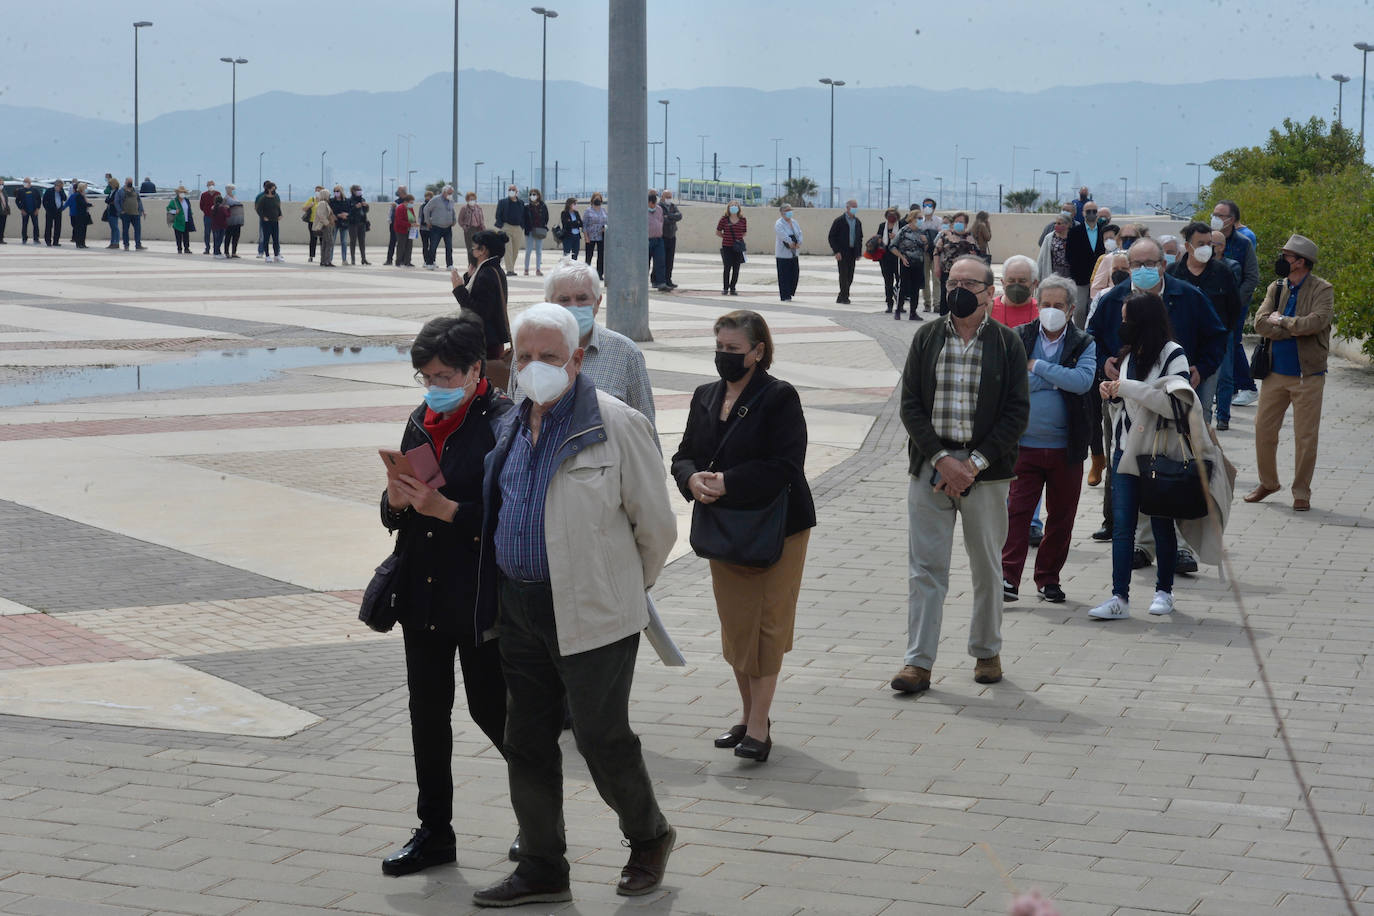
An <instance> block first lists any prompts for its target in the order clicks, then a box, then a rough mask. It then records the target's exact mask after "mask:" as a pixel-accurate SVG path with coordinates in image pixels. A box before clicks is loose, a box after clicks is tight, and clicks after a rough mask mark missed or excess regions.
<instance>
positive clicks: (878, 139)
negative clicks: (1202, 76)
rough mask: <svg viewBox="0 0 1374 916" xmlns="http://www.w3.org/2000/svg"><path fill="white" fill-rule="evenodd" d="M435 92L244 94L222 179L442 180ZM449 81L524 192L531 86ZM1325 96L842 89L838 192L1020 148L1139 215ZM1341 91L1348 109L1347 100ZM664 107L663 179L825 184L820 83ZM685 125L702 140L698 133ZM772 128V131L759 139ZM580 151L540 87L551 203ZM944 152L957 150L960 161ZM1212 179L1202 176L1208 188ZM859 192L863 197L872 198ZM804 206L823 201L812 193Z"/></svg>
mask: <svg viewBox="0 0 1374 916" xmlns="http://www.w3.org/2000/svg"><path fill="white" fill-rule="evenodd" d="M451 87H452V80H451V77H450V75H449V74H446V73H441V74H435V75H433V76H430V77H428V78H427V79H425V80H423V81H422V82H420V83H419V84H418V85H417V86H415V87H414V88H412V89H409V90H406V91H404V92H365V91H350V92H344V93H339V94H337V95H327V96H305V95H298V94H295V93H291V92H286V91H276V92H268V93H264V94H262V95H258V96H254V97H252V98H247V99H242V100H240V101H239V103H238V167H237V171H238V179H239V182H238V183H239V184H240V185H241V186H246V185H255V184H256V183H257V179H258V154H259V152H262V153H264V155H263V157H262V167H263V175H264V177H267V178H272V179H274V180H275V181H277V182H278V184H279V185H280V186H281V187H282V188H283V190H285V189H286V188H287V186H288V185H290V186H291V190H292V191H293V193H294V196H296V197H297V198H300V197H304V196H305V195H306V194H308V193H309V189H310V188H313V186H314V184H315V183H316V182H317V181H319V180H320V154H321V152H324V153H325V156H324V178H325V182H326V183H327V184H333V183H334V182H339V183H341V184H344V185H345V186H346V185H348V184H350V183H354V182H356V183H358V184H361V185H363V187H364V188H366V189H367V191H368V193H369V194H375V193H376V192H377V190H378V188H379V182H380V183H381V186H382V187H383V188H384V189H385V190H387V191H390V190H391V187H392V181H393V179H394V178H395V177H397V176H398V175H399V176H400V179H401V182H402V183H405V181H406V178H405V173H406V171H407V168H409V169H414V170H415V172H416V174H415V182H414V183H415V184H420V183H422V182H429V181H434V180H437V179H439V178H441V177H443V178H449V177H451V176H449V175H448V172H449V171H450V169H449V161H450V114H449V112H450V110H451V91H452V90H451ZM459 89H460V100H459V101H460V106H461V107H460V139H459V152H460V156H461V162H460V166H459V171H460V174H459V176H458V182H457V184H458V186H459V187H460V188H466V187H469V186H471V184H472V181H473V163H474V160H482V161H483V163H484V164H483V165H480V166H478V173H479V183H480V185H481V197H482V199H483V200H490V199H492V196H493V193H494V189H497V190H499V188H501V187H504V184H505V183H506V182H508V181H509V180H510V179H511V173H512V172H514V174H515V180H516V181H517V182H518V183H519V184H520V185H521V187H525V186H527V185H529V184H530V182H531V177H532V176H531V171H532V169H533V170H534V171H536V172H537V170H538V165H539V158H538V157H539V81H538V80H527V79H517V78H515V77H511V76H508V75H506V74H504V73H498V72H494V71H489V70H475V71H469V70H464V71H462V72H461V75H460V84H459ZM1334 94H1335V88H1334V87H1333V86H1332V85H1331V84H1330V82H1329V81H1324V80H1319V79H1317V78H1314V77H1311V76H1306V77H1289V78H1278V79H1254V80H1225V81H1217V82H1211V83H1202V84H1185V85H1171V86H1163V85H1153V84H1147V83H1115V84H1100V85H1094V86H1081V87H1065V88H1058V89H1050V90H1045V91H1041V92H1034V93H1024V92H1016V91H1013V90H954V91H935V90H929V89H921V88H917V87H908V88H878V89H859V88H851V87H844V88H842V89H839V90H838V91H837V92H836V98H835V104H836V122H835V184H836V185H837V186H838V187H839V190H838V191H837V195H838V196H839V197H840V198H841V199H842V198H844V197H848V196H857V197H858V198H859V201H860V203H861V204H864V205H867V203H868V200H867V195H866V194H865V193H864V189H865V188H866V187H867V180H868V176H869V174H870V165H869V158H870V151H868V150H866V149H865V147H873V149H872V150H871V169H872V175H873V184H874V185H875V186H876V184H877V182H878V179H879V177H880V176H881V175H882V170H883V167H884V165H885V166H886V167H888V168H890V169H891V170H892V196H893V200H894V201H900V202H902V203H905V202H907V200H908V199H909V198H910V199H919V198H920V197H921V196H923V195H925V194H931V195H935V194H936V192H937V189H942V190H943V194H942V195H941V196H943V198H944V199H943V200H942V201H941V204H942V205H951V206H955V205H964V192H965V179H966V178H967V179H968V182H969V190H970V198H969V201H968V202H969V203H970V204H972V203H973V199H972V191H973V185H974V184H975V183H976V185H977V192H978V201H979V204H980V205H981V206H982V207H983V208H986V209H996V199H997V198H996V191H997V186H998V184H999V183H1002V184H1005V185H1007V187H1006V190H1010V189H1011V188H1010V180H1011V170H1012V149H1013V147H1019V148H1018V149H1017V150H1016V152H1015V155H1016V162H1015V165H1016V184H1017V186H1018V187H1028V186H1030V184H1031V179H1032V170H1033V169H1037V170H1039V172H1038V174H1037V175H1035V178H1036V184H1037V187H1038V188H1039V189H1040V190H1042V191H1043V192H1045V193H1046V194H1047V195H1050V196H1052V195H1053V192H1054V178H1053V176H1050V175H1048V171H1049V170H1056V171H1067V172H1069V173H1070V174H1067V175H1063V176H1061V179H1060V194H1061V196H1064V197H1067V196H1068V195H1070V194H1071V193H1072V189H1073V188H1076V187H1077V186H1078V184H1080V183H1085V184H1088V185H1089V186H1091V187H1092V188H1093V190H1094V192H1095V196H1096V197H1097V199H1098V200H1100V201H1102V202H1104V203H1108V204H1116V203H1119V202H1120V200H1121V195H1122V191H1123V188H1122V180H1121V179H1122V176H1125V178H1126V179H1127V181H1126V184H1127V185H1128V187H1129V192H1130V202H1131V205H1132V208H1133V209H1143V208H1144V207H1145V205H1146V204H1148V203H1150V202H1156V201H1158V200H1159V198H1160V182H1169V184H1170V187H1169V188H1166V189H1165V191H1166V194H1167V193H1171V192H1172V193H1180V192H1182V193H1185V194H1186V193H1188V192H1191V191H1193V190H1194V189H1195V188H1196V185H1197V178H1198V175H1197V170H1196V169H1195V168H1192V167H1189V166H1186V165H1184V163H1186V162H1189V161H1194V162H1201V161H1205V160H1206V159H1209V158H1210V157H1212V156H1213V155H1215V154H1216V153H1218V152H1221V151H1222V150H1225V149H1229V148H1232V147H1235V146H1241V145H1253V144H1257V143H1261V142H1263V140H1264V138H1265V137H1266V136H1267V133H1268V131H1269V129H1270V128H1271V127H1273V126H1275V125H1277V124H1278V123H1280V122H1281V121H1282V120H1283V118H1285V117H1292V118H1298V119H1302V120H1306V119H1307V118H1308V117H1310V116H1312V115H1314V114H1315V115H1318V116H1320V117H1323V118H1326V119H1327V120H1330V119H1331V117H1332V112H1331V108H1332V106H1331V102H1332V101H1333V99H1331V98H1330V96H1332V95H1334ZM1351 94H1352V95H1354V96H1355V97H1356V98H1355V107H1356V108H1358V92H1355V93H1351ZM660 98H665V99H668V100H669V101H670V103H671V104H670V105H669V130H670V133H669V138H668V139H669V149H668V155H669V156H670V157H672V159H671V160H670V169H669V170H670V172H672V173H673V176H672V177H673V180H674V181H675V180H676V175H677V172H678V160H679V158H680V160H681V170H682V172H684V173H685V174H686V175H687V177H697V176H699V175H701V174H703V173H705V174H706V175H707V176H708V177H709V175H710V174H711V169H712V162H711V157H712V155H713V154H716V155H717V156H718V158H719V160H720V163H721V164H720V175H721V177H722V178H729V179H731V180H735V181H741V180H746V179H747V178H748V176H749V174H750V171H751V170H750V169H749V168H748V167H749V166H754V168H753V169H752V173H753V179H754V181H755V182H756V183H759V184H763V185H764V193H765V194H767V195H770V196H771V194H772V184H773V179H774V171H773V166H774V156H775V151H776V155H777V157H778V158H777V161H778V165H779V170H780V172H781V176H782V177H786V168H787V157H788V156H792V157H795V158H794V169H804V174H806V175H807V176H808V177H810V178H812V179H813V180H814V181H815V182H816V183H817V185H818V186H819V187H821V188H822V189H824V188H825V187H826V185H827V178H828V172H829V159H828V148H827V143H828V140H829V130H830V121H829V116H830V107H829V105H830V99H829V92H828V90H826V89H825V88H824V87H821V86H817V87H815V88H807V89H788V90H781V91H772V92H764V91H759V90H754V89H748V88H743V87H719V88H706V89H691V90H666V91H662V92H651V93H650V95H649V106H650V108H651V110H650V112H649V136H648V139H649V140H650V141H653V140H661V139H662V138H663V106H661V105H658V104H656V102H657V100H658V99H660ZM0 123H3V124H5V125H6V130H5V132H4V134H3V135H0V174H15V175H23V174H33V175H38V176H50V175H78V176H80V177H99V176H101V175H103V174H104V173H105V172H106V171H112V172H115V173H116V174H118V175H119V176H121V177H122V176H124V175H128V174H131V173H132V171H133V129H132V125H131V124H130V123H120V122H113V121H104V120H99V119H92V118H83V117H77V116H74V115H68V114H63V113H60V112H55V111H51V110H47V109H40V108H24V107H17V106H8V105H0ZM404 133H409V134H413V135H414V137H413V139H412V140H410V141H409V142H410V149H409V157H408V158H409V163H408V165H407V150H406V143H407V140H406V139H405V138H404V137H402V138H400V149H399V160H398V150H397V144H398V134H404ZM701 134H706V135H708V136H707V138H706V139H705V141H704V143H703V141H702V140H701V139H699V135H701ZM229 137H230V108H229V104H228V103H227V102H225V103H223V104H219V105H215V106H212V107H209V108H204V109H200V110H198V111H179V112H172V113H169V114H165V115H161V116H159V117H157V118H153V119H151V120H149V121H147V122H145V123H143V124H142V125H141V126H140V133H139V147H140V160H141V164H140V167H141V169H142V171H143V172H144V173H145V174H147V175H150V176H152V178H153V180H154V181H155V182H156V183H157V184H158V186H159V187H163V186H175V185H176V184H177V183H178V182H183V183H185V184H186V185H187V186H188V187H191V186H193V185H195V183H196V180H197V175H199V176H200V180H201V182H202V183H203V182H204V180H205V179H207V178H210V177H214V178H215V179H217V180H218V181H219V182H220V183H221V184H223V182H224V181H225V180H227V178H228V175H229V165H230V161H229V158H230V157H229ZM772 137H781V138H783V140H782V141H781V142H780V143H777V144H775V143H774V142H772V140H771V139H770V138H772ZM582 141H587V142H586V143H585V144H584V143H583V142H582ZM956 145H957V147H958V150H957V153H956ZM703 148H704V159H705V162H704V164H703V163H702V161H701V160H702V159H703ZM775 148H776V149H775ZM383 149H385V150H387V153H386V157H385V167H384V168H383V160H382V156H381V153H382V150H383ZM584 149H585V152H586V164H585V168H586V186H587V187H586V189H591V188H597V187H602V188H604V187H605V184H606V181H605V170H606V166H605V163H606V92H605V90H603V89H598V88H595V87H592V86H588V85H585V84H582V83H577V82H570V81H562V80H554V81H550V82H549V84H548V153H547V171H548V178H547V184H548V185H549V187H548V188H546V189H545V190H546V195H547V196H549V197H550V198H551V199H553V198H554V197H555V189H554V166H555V161H557V163H558V180H557V189H556V195H557V196H560V197H561V196H563V195H567V194H569V193H576V192H578V191H580V190H584V188H583V178H582V175H583V152H584ZM652 149H653V153H654V156H655V158H656V160H657V166H656V169H655V171H656V172H657V173H658V174H659V175H660V177H658V178H657V179H654V180H653V181H654V183H659V184H661V183H662V181H663V178H662V177H661V172H662V168H663V166H662V159H663V149H662V147H661V146H657V147H653V148H652ZM956 156H958V157H972V158H971V160H970V161H969V162H967V163H965V162H964V161H963V160H962V159H958V160H956ZM879 157H882V161H881V162H880V159H879ZM1137 157H1138V159H1137ZM645 158H646V160H647V159H648V158H649V150H647V149H646V155H645ZM956 162H957V165H956ZM398 165H399V168H398ZM759 165H762V166H763V167H762V168H759V167H758V166H759ZM965 166H967V175H965ZM956 169H957V173H956ZM956 174H957V178H956ZM496 175H499V176H500V177H495V176H496ZM1209 176H1210V173H1209V172H1208V171H1207V170H1206V169H1203V173H1202V181H1203V183H1204V184H1205V183H1206V182H1207V180H1208V179H1209ZM139 177H142V176H139ZM937 178H939V179H942V180H938V181H937ZM903 179H912V181H905V180H903ZM1137 183H1138V184H1139V186H1138V187H1137ZM301 189H305V190H304V192H302V190H301ZM873 193H874V198H873V203H874V205H877V204H878V203H879V202H880V201H881V199H882V197H883V194H882V193H880V192H879V191H878V190H874V192H873ZM819 203H820V204H822V205H823V204H825V203H826V195H825V193H824V190H822V194H821V199H820V201H819Z"/></svg>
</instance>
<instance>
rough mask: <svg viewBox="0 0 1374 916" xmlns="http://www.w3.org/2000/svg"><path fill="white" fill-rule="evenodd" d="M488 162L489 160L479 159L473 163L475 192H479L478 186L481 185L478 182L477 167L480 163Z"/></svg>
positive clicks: (473, 187) (473, 189)
mask: <svg viewBox="0 0 1374 916" xmlns="http://www.w3.org/2000/svg"><path fill="white" fill-rule="evenodd" d="M486 164H487V161H486V160H485V159H478V160H477V161H476V162H474V163H473V164H472V193H474V194H476V193H477V188H478V187H479V185H478V184H477V167H478V166H479V165H486Z"/></svg>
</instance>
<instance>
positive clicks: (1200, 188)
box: [1184, 162, 1203, 203]
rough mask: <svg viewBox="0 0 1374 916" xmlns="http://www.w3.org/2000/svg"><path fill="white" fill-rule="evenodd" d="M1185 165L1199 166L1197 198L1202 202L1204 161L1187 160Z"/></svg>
mask: <svg viewBox="0 0 1374 916" xmlns="http://www.w3.org/2000/svg"><path fill="white" fill-rule="evenodd" d="M1184 165H1195V166H1197V199H1198V203H1201V202H1202V166H1203V163H1201V162H1186V163H1184Z"/></svg>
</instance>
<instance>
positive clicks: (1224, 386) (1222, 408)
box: [1216, 341, 1236, 423]
mask: <svg viewBox="0 0 1374 916" xmlns="http://www.w3.org/2000/svg"><path fill="white" fill-rule="evenodd" d="M1227 346H1228V347H1230V346H1232V344H1231V343H1230V342H1229V341H1228V342H1227ZM1216 379H1217V397H1216V402H1217V404H1216V412H1217V422H1218V423H1230V422H1231V398H1232V397H1234V396H1235V393H1236V361H1235V360H1234V359H1232V358H1231V354H1229V353H1228V354H1226V356H1225V357H1224V358H1223V359H1222V361H1221V365H1220V366H1218V367H1217V374H1216Z"/></svg>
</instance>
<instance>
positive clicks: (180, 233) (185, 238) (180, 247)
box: [172, 229, 191, 254]
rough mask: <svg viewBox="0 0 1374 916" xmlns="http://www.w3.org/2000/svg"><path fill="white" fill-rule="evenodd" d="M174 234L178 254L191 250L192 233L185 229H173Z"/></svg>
mask: <svg viewBox="0 0 1374 916" xmlns="http://www.w3.org/2000/svg"><path fill="white" fill-rule="evenodd" d="M172 235H173V236H175V237H176V242H177V254H180V253H181V252H182V251H190V250H191V234H190V233H189V232H187V231H186V230H185V229H173V230H172Z"/></svg>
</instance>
